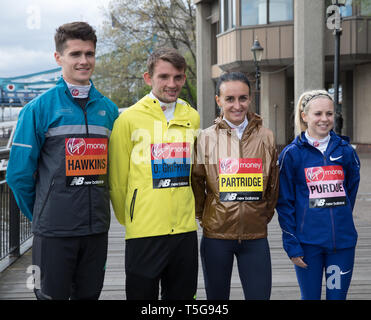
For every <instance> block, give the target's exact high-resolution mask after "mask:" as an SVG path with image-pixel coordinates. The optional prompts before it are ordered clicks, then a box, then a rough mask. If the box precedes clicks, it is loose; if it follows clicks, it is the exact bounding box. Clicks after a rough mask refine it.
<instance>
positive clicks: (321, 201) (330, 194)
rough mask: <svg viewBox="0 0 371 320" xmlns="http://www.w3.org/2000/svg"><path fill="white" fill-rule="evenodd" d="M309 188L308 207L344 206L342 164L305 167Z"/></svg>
mask: <svg viewBox="0 0 371 320" xmlns="http://www.w3.org/2000/svg"><path fill="white" fill-rule="evenodd" d="M304 170H305V178H306V181H307V186H308V189H309V208H326V207H336V206H345V204H346V195H345V191H344V186H343V182H344V172H343V168H342V166H324V167H312V168H305V169H304Z"/></svg>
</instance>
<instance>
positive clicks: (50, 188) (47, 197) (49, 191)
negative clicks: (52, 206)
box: [39, 178, 54, 219]
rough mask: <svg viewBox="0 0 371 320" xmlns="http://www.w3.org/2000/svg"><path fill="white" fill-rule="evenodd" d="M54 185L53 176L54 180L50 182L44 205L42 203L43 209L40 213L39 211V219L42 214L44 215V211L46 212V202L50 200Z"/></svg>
mask: <svg viewBox="0 0 371 320" xmlns="http://www.w3.org/2000/svg"><path fill="white" fill-rule="evenodd" d="M53 186H54V178H53V179H52V181H51V182H50V185H49V189H48V193H47V194H46V197H45V200H44V203H43V205H42V207H41V210H40V213H39V219H40V218H41V215H42V214H43V212H44V209H45V206H46V203H47V202H48V200H49V196H50V193H51V192H52V189H53Z"/></svg>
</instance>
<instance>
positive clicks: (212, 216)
mask: <svg viewBox="0 0 371 320" xmlns="http://www.w3.org/2000/svg"><path fill="white" fill-rule="evenodd" d="M250 92H251V88H250V83H249V80H248V79H247V77H246V76H245V75H244V74H243V73H240V72H231V73H226V74H223V75H222V76H221V77H220V78H219V81H218V84H217V88H216V97H215V98H216V102H217V104H218V105H219V107H220V108H221V116H220V117H219V118H217V119H216V120H215V124H214V125H213V126H211V127H209V128H207V129H205V130H203V131H202V132H201V134H200V135H199V137H198V138H197V147H196V150H195V159H194V165H193V169H192V188H193V192H194V195H195V200H196V217H197V218H198V220H199V222H200V225H201V226H202V228H203V237H202V240H201V260H202V267H203V272H204V279H205V288H206V294H207V298H208V299H210V300H211V299H217V300H227V299H229V293H230V282H231V274H232V267H233V259H234V256H236V258H237V264H238V271H239V276H240V279H241V283H242V287H243V291H244V295H245V299H247V300H250V299H269V298H270V292H271V283H272V280H271V279H272V276H271V261H270V251H269V245H268V241H267V224H268V223H269V221H270V220H271V219H272V216H273V213H274V207H275V205H276V201H277V197H278V175H279V171H278V166H277V150H276V146H275V141H274V137H273V134H272V132H271V131H270V130H269V129H266V128H264V127H263V126H262V119H261V117H260V116H259V115H257V114H254V113H252V112H250V111H249V105H250V102H251V100H250Z"/></svg>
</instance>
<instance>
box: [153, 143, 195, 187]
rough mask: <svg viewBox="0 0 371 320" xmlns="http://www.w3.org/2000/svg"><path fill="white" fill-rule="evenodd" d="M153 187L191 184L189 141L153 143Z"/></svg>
mask: <svg viewBox="0 0 371 320" xmlns="http://www.w3.org/2000/svg"><path fill="white" fill-rule="evenodd" d="M151 166H152V181H153V189H159V188H176V187H186V186H189V174H190V169H191V149H190V143H189V142H178V143H157V144H151Z"/></svg>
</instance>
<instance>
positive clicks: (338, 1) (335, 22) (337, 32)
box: [327, 0, 346, 134]
mask: <svg viewBox="0 0 371 320" xmlns="http://www.w3.org/2000/svg"><path fill="white" fill-rule="evenodd" d="M345 3H346V0H332V6H329V7H328V8H327V13H330V12H335V14H334V15H333V16H330V17H329V21H328V23H327V27H328V28H329V29H333V30H334V36H335V52H334V104H335V112H336V113H335V132H336V133H338V134H341V130H342V129H343V116H342V114H341V105H340V104H339V72H340V37H341V33H342V29H341V14H340V7H342V6H345ZM331 21H332V23H331Z"/></svg>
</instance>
